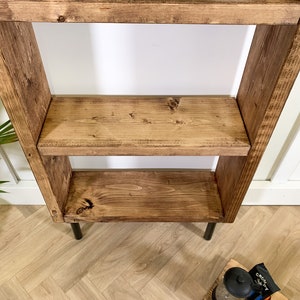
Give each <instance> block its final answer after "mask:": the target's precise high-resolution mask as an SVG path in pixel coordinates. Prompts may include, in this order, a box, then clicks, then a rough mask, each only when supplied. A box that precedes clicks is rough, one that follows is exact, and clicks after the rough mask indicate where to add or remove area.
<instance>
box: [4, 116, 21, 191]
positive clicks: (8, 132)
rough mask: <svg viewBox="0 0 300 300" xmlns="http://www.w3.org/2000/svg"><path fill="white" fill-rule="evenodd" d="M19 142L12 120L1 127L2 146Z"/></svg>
mask: <svg viewBox="0 0 300 300" xmlns="http://www.w3.org/2000/svg"><path fill="white" fill-rule="evenodd" d="M17 140H18V137H17V135H16V132H15V130H14V127H13V126H12V124H11V121H10V120H8V121H6V122H4V123H3V124H1V125H0V145H3V144H9V143H14V142H16V141H17ZM5 182H7V181H0V184H2V183H5ZM0 193H5V191H3V190H0Z"/></svg>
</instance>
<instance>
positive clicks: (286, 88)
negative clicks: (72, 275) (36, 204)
mask: <svg viewBox="0 0 300 300" xmlns="http://www.w3.org/2000/svg"><path fill="white" fill-rule="evenodd" d="M299 17H300V2H299V1H298V0H295V1H292V0H289V1H284V0H268V1H265V0H264V1H263V0H261V1H260V0H255V1H251V0H212V1H204V0H164V1H160V0H136V1H129V0H98V1H97V0H82V1H78V0H77V1H73V0H68V1H67V0H56V1H54V0H43V1H42V0H9V1H3V0H1V1H0V51H1V52H0V53H1V55H0V78H1V79H0V96H1V99H2V101H3V103H4V105H5V108H6V110H7V112H8V114H9V117H10V118H11V120H12V123H13V125H14V127H15V130H16V132H17V134H18V137H19V139H20V143H21V145H22V147H23V150H24V153H25V155H26V157H27V159H28V161H29V164H30V166H31V168H32V171H33V173H34V175H35V177H36V180H37V182H38V184H39V187H40V189H41V192H42V194H43V196H44V198H45V202H46V204H47V206H48V208H49V212H50V214H51V216H52V218H53V220H54V221H55V222H68V223H71V224H73V229H74V230H75V233H76V231H77V230H78V227H77V225H76V224H77V223H78V222H79V221H86V222H101V221H176V222H208V223H209V224H210V225H209V226H210V227H209V228H208V229H207V232H206V238H207V239H208V238H209V235H211V234H212V231H213V230H212V229H213V227H214V224H215V223H218V222H233V221H234V219H235V217H236V215H237V213H238V210H239V208H240V205H241V203H242V200H243V198H244V196H245V193H246V192H247V189H248V187H249V184H250V182H251V180H252V177H253V175H254V172H255V170H256V168H257V165H258V163H259V161H260V158H261V156H262V154H263V152H264V150H265V148H266V145H267V143H268V141H269V139H270V136H271V134H272V131H273V129H274V127H275V124H276V122H277V120H278V117H279V115H280V112H281V110H282V108H283V106H284V103H285V101H286V99H287V97H288V95H289V92H290V90H291V88H292V86H293V83H294V80H295V78H296V76H297V74H298V72H299V68H300V58H299V55H300V54H299V47H300V34H299V25H298V22H299ZM31 22H118V23H170V24H174V23H180V24H256V25H257V27H256V31H255V35H254V38H253V42H252V46H251V49H250V53H249V56H248V60H247V63H246V67H245V70H244V74H243V78H242V81H241V85H240V88H239V92H238V95H237V97H236V99H234V98H230V97H223V96H222V97H218V96H217V97H203V96H199V97H181V96H180V97H177V96H174V95H170V97H128V96H124V97H113V96H105V97H102V96H99V97H76V96H72V97H56V96H54V95H51V94H50V91H49V87H48V83H47V80H46V76H45V73H44V69H43V64H42V61H41V57H40V54H39V50H38V46H37V43H36V40H35V36H34V32H33V29H32V25H31ZM68 155H219V156H220V158H219V162H218V165H217V168H216V171H215V172H210V171H192V170H176V171H175V170H172V171H170V170H126V171H108V170H106V171H101V170H100V171H97V172H95V171H91V172H89V171H85V172H77V171H72V169H71V165H70V162H69V159H68ZM74 224H75V225H74ZM77 234H80V232H78V231H77ZM77 237H79V236H77Z"/></svg>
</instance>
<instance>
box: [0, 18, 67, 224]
mask: <svg viewBox="0 0 300 300" xmlns="http://www.w3.org/2000/svg"><path fill="white" fill-rule="evenodd" d="M0 96H1V100H2V101H3V104H4V106H5V108H6V111H7V113H8V115H9V118H10V119H11V121H12V124H13V126H14V128H15V130H16V133H17V135H18V138H19V141H20V144H21V146H22V148H23V150H24V153H25V156H26V158H27V160H28V162H29V164H30V167H31V169H32V170H33V172H34V175H35V178H36V180H37V183H38V185H39V187H40V189H41V192H42V194H43V196H44V198H45V200H46V203H47V206H48V208H49V211H50V214H51V216H52V218H53V220H54V221H60V222H62V221H63V218H62V208H63V206H64V203H65V201H66V197H67V192H68V186H69V180H70V176H71V165H70V163H69V160H68V158H67V157H51V156H48V157H43V156H41V155H40V153H39V152H38V150H37V148H36V143H37V140H38V137H39V135H40V130H41V128H42V125H43V123H44V118H45V116H46V112H47V109H48V106H49V103H50V101H51V94H50V91H49V87H48V82H47V80H46V75H45V72H44V68H43V65H42V60H41V57H40V54H39V50H38V45H37V43H36V40H35V36H34V32H33V29H32V25H31V24H30V23H15V22H0Z"/></svg>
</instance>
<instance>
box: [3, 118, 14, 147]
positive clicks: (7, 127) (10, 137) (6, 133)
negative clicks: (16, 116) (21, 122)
mask: <svg viewBox="0 0 300 300" xmlns="http://www.w3.org/2000/svg"><path fill="white" fill-rule="evenodd" d="M17 140H18V137H17V135H16V133H15V130H14V127H13V126H12V124H11V121H10V120H8V121H6V122H4V123H3V124H1V125H0V144H9V143H14V142H16V141H17Z"/></svg>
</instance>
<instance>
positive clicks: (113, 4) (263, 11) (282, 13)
mask: <svg viewBox="0 0 300 300" xmlns="http://www.w3.org/2000/svg"><path fill="white" fill-rule="evenodd" d="M299 17H300V1H298V0H210V1H208V0H81V1H79V0H76V1H75V0H9V1H8V0H0V21H24V22H53V23H57V22H61V23H64V22H66V23H77V22H78V23H79V22H87V23H88V22H89V23H150V24H151V23H152V24H269V25H275V24H297V23H298V21H299Z"/></svg>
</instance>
